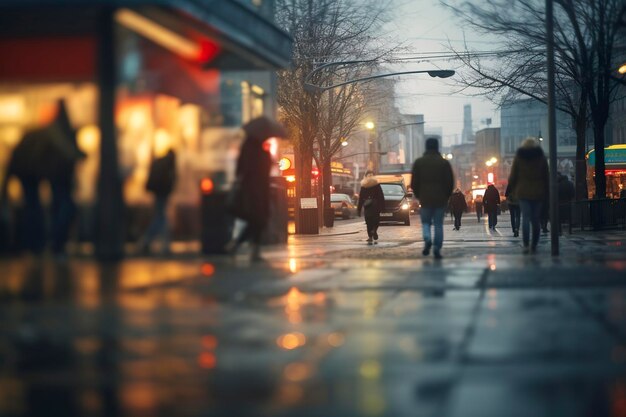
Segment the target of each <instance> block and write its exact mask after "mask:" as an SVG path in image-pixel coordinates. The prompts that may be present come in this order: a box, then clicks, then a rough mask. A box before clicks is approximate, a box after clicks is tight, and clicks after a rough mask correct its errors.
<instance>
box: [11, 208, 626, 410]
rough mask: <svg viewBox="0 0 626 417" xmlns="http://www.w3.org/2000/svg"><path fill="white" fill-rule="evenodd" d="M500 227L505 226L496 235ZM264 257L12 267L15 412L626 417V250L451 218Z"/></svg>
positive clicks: (306, 241)
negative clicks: (433, 239) (432, 233)
mask: <svg viewBox="0 0 626 417" xmlns="http://www.w3.org/2000/svg"><path fill="white" fill-rule="evenodd" d="M483 220H485V219H483ZM418 223H419V221H418V218H417V217H413V218H412V225H411V226H410V227H405V226H384V227H382V228H381V230H380V233H379V234H380V240H381V243H380V244H379V245H375V246H367V245H366V243H365V239H366V235H365V232H364V226H363V225H362V224H361V221H360V220H359V219H357V220H352V221H338V222H336V227H335V228H333V229H332V230H324V231H323V233H322V234H321V235H319V236H298V237H291V238H290V242H289V244H288V246H287V247H274V248H267V250H266V252H265V253H264V256H265V258H266V262H263V263H261V264H250V263H249V262H248V260H247V257H246V254H245V253H242V254H241V255H239V256H238V257H237V258H235V259H233V258H230V257H227V256H215V257H208V258H202V257H200V256H191V255H189V254H180V255H175V256H173V257H172V258H170V259H157V258H129V259H127V260H125V261H123V262H121V263H119V264H111V265H106V264H104V265H103V264H98V263H96V262H94V261H92V260H91V259H80V258H72V257H70V259H69V261H68V262H67V263H63V264H55V263H53V262H52V260H50V259H47V258H46V259H34V258H26V257H25V258H21V259H13V260H3V261H2V262H1V263H0V300H1V304H0V415H2V416H29V417H31V416H73V415H81V416H83V415H84V416H133V417H137V416H220V417H222V416H237V417H239V416H299V417H300V416H325V417H330V416H341V417H346V416H390V417H391V416H393V417H398V416H433V417H442V416H447V417H458V416H478V417H491V416H493V417H503V416H508V417H510V416H533V417H539V416H545V417H559V416H567V417H574V416H626V373H625V371H626V345H625V342H626V256H625V255H626V252H625V248H626V236H625V234H624V232H623V231H619V232H618V231H614V232H604V233H595V234H594V233H589V232H587V233H582V232H576V233H575V234H573V235H571V236H569V235H567V234H566V235H564V236H563V238H562V240H561V250H562V256H561V257H559V258H552V257H551V256H550V255H549V249H550V245H549V242H548V241H543V242H542V243H541V244H540V250H539V252H540V253H539V254H537V255H535V256H524V255H522V254H521V246H520V240H519V239H518V238H513V237H512V233H511V229H510V226H508V217H507V216H502V217H501V218H500V225H501V226H502V227H501V228H499V229H498V230H497V231H495V232H493V233H491V234H490V233H489V232H488V229H487V225H486V223H485V222H481V223H478V222H477V221H476V218H475V217H474V216H473V215H472V214H468V215H466V216H465V219H464V224H463V226H462V228H461V230H460V231H458V232H456V231H453V230H452V225H451V223H450V219H449V218H448V219H446V225H445V234H446V242H445V244H444V251H443V255H444V259H443V261H441V262H439V261H435V260H434V259H433V258H432V256H431V257H423V256H422V255H421V248H422V244H421V242H419V236H420V226H419V225H418Z"/></svg>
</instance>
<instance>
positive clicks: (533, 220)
mask: <svg viewBox="0 0 626 417" xmlns="http://www.w3.org/2000/svg"><path fill="white" fill-rule="evenodd" d="M519 206H520V209H521V210H522V242H523V243H524V246H528V241H529V234H530V230H529V229H530V225H531V224H532V231H533V236H532V244H531V245H532V247H533V248H536V247H537V243H539V232H540V231H541V208H542V206H543V202H542V201H541V200H520V201H519Z"/></svg>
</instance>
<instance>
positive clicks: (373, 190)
mask: <svg viewBox="0 0 626 417" xmlns="http://www.w3.org/2000/svg"><path fill="white" fill-rule="evenodd" d="M367 200H372V203H367V204H366V203H365V202H366V201H367ZM363 207H365V216H366V217H368V216H370V215H376V216H377V215H379V214H380V212H381V211H382V210H383V208H384V207H385V195H384V194H383V189H382V187H381V186H380V184H379V183H378V180H377V179H376V178H374V177H365V178H363V181H361V191H359V204H358V206H357V210H358V212H359V215H360V214H361V210H362V209H363Z"/></svg>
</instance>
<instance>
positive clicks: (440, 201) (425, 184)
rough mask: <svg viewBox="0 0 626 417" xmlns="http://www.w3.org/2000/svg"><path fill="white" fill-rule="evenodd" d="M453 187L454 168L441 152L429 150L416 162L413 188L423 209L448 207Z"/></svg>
mask: <svg viewBox="0 0 626 417" xmlns="http://www.w3.org/2000/svg"><path fill="white" fill-rule="evenodd" d="M453 187H454V175H453V174H452V167H451V166H450V163H449V162H448V161H446V160H445V159H443V157H442V156H441V154H440V153H439V152H437V151H434V150H428V151H426V152H424V156H422V157H421V158H418V159H417V160H415V163H414V164H413V176H412V177H411V188H412V189H413V193H414V195H415V198H417V199H418V200H419V201H420V203H421V205H422V206H423V207H446V204H447V203H448V199H449V198H450V194H452V189H453Z"/></svg>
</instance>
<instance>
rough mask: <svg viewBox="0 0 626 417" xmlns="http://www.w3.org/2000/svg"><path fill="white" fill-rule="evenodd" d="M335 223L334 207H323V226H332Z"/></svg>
mask: <svg viewBox="0 0 626 417" xmlns="http://www.w3.org/2000/svg"><path fill="white" fill-rule="evenodd" d="M334 225H335V209H334V208H332V207H330V208H325V209H324V227H333V226H334Z"/></svg>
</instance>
